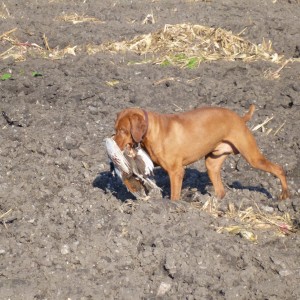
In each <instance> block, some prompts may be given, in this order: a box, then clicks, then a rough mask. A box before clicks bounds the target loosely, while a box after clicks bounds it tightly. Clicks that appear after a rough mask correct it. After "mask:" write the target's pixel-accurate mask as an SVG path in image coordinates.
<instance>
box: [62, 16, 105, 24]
mask: <svg viewBox="0 0 300 300" xmlns="http://www.w3.org/2000/svg"><path fill="white" fill-rule="evenodd" d="M58 20H61V21H64V22H68V23H72V24H74V25H76V24H81V23H104V22H103V21H100V20H99V19H97V18H94V17H88V16H85V15H79V14H77V13H72V14H69V15H62V16H60V17H58Z"/></svg>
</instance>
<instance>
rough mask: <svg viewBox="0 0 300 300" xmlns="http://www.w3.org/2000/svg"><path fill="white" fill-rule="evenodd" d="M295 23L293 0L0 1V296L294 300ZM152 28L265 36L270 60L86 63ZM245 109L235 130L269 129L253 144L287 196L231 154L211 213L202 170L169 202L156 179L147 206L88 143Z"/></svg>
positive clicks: (299, 247)
mask: <svg viewBox="0 0 300 300" xmlns="http://www.w3.org/2000/svg"><path fill="white" fill-rule="evenodd" d="M75 14H76V15H75ZM147 15H152V16H153V18H152V17H151V16H148V22H144V20H145V18H146V17H147ZM83 16H84V17H85V18H81V17H83ZM71 17H72V18H71ZM299 20H300V3H299V1H296V0H290V1H284V0H277V1H272V0H265V1H262V0H252V1H246V0H238V1H237V0H228V1H217V0H211V1H193V0H174V1H160V0H153V1H146V0H141V1H129V0H115V1H108V0H104V1H91V0H85V1H83V0H81V1H78V0H52V1H51V0H41V1H19V0H9V1H8V0H4V1H1V3H0V24H1V26H0V77H1V80H0V101H1V102H0V109H1V111H3V112H5V114H4V115H1V116H0V126H1V127H0V128H1V129H0V130H1V134H0V139H1V144H0V222H1V223H0V298H1V299H11V300H15V299H65V300H67V299H72V300H74V299H81V300H84V299H85V300H87V299H122V300H123V299H128V300H129V299H130V300H131V299H188V300H192V299H228V300H229V299H230V300H232V299H256V300H257V299H268V300H271V299H272V300H273V299H300V285H299V282H300V259H299V257H300V235H299V223H300V196H299V195H300V185H299V184H300V171H299V170H300V133H299V132H300V63H299V57H300V22H299ZM166 24H173V25H175V24H199V25H203V26H206V27H208V28H209V27H213V28H221V29H224V30H226V31H231V32H232V33H233V34H234V35H239V37H241V38H242V39H245V40H248V41H250V42H251V43H253V44H256V45H259V44H261V43H263V40H264V39H265V41H268V40H271V41H272V48H273V49H274V51H275V52H274V53H277V54H278V56H277V55H273V56H272V57H273V61H274V62H272V60H271V59H266V60H263V59H253V61H247V60H244V59H242V56H239V57H236V59H232V60H226V59H221V60H215V61H210V60H204V61H203V62H201V63H200V64H197V65H194V62H195V61H194V60H188V65H187V67H179V66H176V65H172V64H169V63H168V64H164V63H163V64H159V63H154V62H153V59H154V58H155V57H156V55H158V54H155V53H146V54H141V55H139V54H137V53H133V52H126V53H125V52H118V53H112V52H111V51H94V52H91V51H90V49H96V48H97V47H98V46H99V45H100V44H102V43H107V42H114V41H124V40H131V39H132V38H134V37H135V36H138V35H141V34H148V33H153V32H156V31H158V30H162V29H164V28H166V27H165V25H166ZM93 47H94V48H93ZM187 48H189V47H187ZM215 48H216V50H218V49H219V48H218V47H217V46H216V45H215ZM221 50H222V49H221ZM274 53H273V54H274ZM282 55H283V56H284V57H281V56H282ZM177 58H178V56H177ZM279 58H280V59H279ZM148 60H152V62H148V63H146V61H148ZM287 60H288V61H287ZM191 63H193V64H192V65H191ZM189 64H190V65H189ZM251 103H254V104H255V105H256V107H257V110H256V112H255V114H254V117H253V119H252V120H251V122H250V123H249V127H250V128H253V129H257V128H255V127H259V126H258V125H262V124H263V123H264V121H266V120H268V118H272V119H271V120H269V121H268V122H267V123H266V124H264V125H263V126H260V128H258V129H257V130H255V131H253V133H254V135H255V137H256V139H257V141H258V144H259V146H260V148H261V150H262V151H263V153H264V154H265V155H266V156H267V157H268V158H269V159H270V160H271V161H274V162H276V163H279V164H281V165H282V166H283V167H284V168H285V170H286V172H287V176H288V183H289V187H290V192H291V195H292V197H291V199H290V200H287V201H285V202H278V201H277V196H278V195H279V193H280V185H279V182H278V181H277V179H275V178H274V177H273V176H270V175H268V174H266V173H263V172H259V171H257V170H254V169H252V168H251V167H250V166H249V165H248V164H247V163H246V162H245V161H244V160H243V159H241V158H240V157H239V156H235V157H231V158H229V159H228V160H227V161H226V163H225V165H224V168H223V173H222V176H223V179H224V182H225V183H226V185H227V194H226V197H225V199H224V200H223V201H222V202H217V201H216V199H215V198H214V196H213V190H212V186H211V184H210V182H209V179H208V177H207V174H206V171H205V167H204V163H203V161H200V162H197V163H195V164H193V165H191V166H190V167H189V168H188V169H187V170H186V174H185V179H184V189H183V193H182V200H181V201H179V202H178V203H176V204H175V203H171V202H170V200H169V194H170V186H169V180H168V177H167V175H166V173H165V172H164V171H163V170H161V169H160V168H157V169H156V171H155V179H156V182H157V184H158V185H159V186H160V187H161V188H162V189H163V198H162V199H159V197H153V198H151V199H150V200H148V201H141V200H138V201H136V200H135V199H134V198H133V196H131V195H130V194H129V193H128V192H127V191H126V188H125V187H124V186H123V185H122V183H121V182H120V181H118V180H117V179H116V178H114V177H113V176H112V174H111V173H110V170H109V163H108V159H107V156H106V153H105V149H104V145H103V140H104V138H105V137H108V136H110V135H111V134H112V133H113V124H114V120H115V117H116V113H117V112H118V111H120V110H121V109H123V108H126V107H132V106H139V107H143V108H145V109H147V110H154V111H159V112H166V113H176V112H180V111H186V110H189V109H192V108H195V107H199V106H201V105H216V106H222V107H227V108H230V109H232V110H234V111H236V112H237V113H239V114H241V115H242V114H244V113H245V112H246V111H247V110H248V107H249V105H250V104H251Z"/></svg>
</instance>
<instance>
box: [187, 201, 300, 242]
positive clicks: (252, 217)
mask: <svg viewBox="0 0 300 300" xmlns="http://www.w3.org/2000/svg"><path fill="white" fill-rule="evenodd" d="M192 205H193V206H194V207H195V208H198V209H200V210H203V211H206V212H208V213H210V214H211V215H213V216H214V217H219V216H222V217H223V218H224V217H225V218H227V219H229V220H232V221H234V223H235V224H233V225H230V226H225V227H218V228H217V231H218V232H229V233H232V234H236V235H240V236H241V237H243V238H245V239H247V240H249V241H252V242H256V241H257V235H256V234H255V233H254V232H255V231H258V230H273V231H274V230H275V232H276V233H277V234H279V235H288V234H291V233H293V232H296V231H297V230H298V229H299V228H297V227H296V226H295V225H294V223H295V222H294V221H293V220H292V219H291V217H290V215H289V214H288V213H285V214H283V215H277V214H276V213H266V212H263V211H261V210H260V209H259V207H258V206H257V205H256V204H255V207H253V206H249V207H247V208H245V209H241V208H236V207H235V205H234V204H233V203H229V205H228V209H227V211H226V212H225V213H224V212H222V211H220V210H219V208H218V206H219V204H218V201H217V200H216V199H215V198H212V199H209V200H208V201H206V202H205V203H204V205H200V203H197V202H196V203H192Z"/></svg>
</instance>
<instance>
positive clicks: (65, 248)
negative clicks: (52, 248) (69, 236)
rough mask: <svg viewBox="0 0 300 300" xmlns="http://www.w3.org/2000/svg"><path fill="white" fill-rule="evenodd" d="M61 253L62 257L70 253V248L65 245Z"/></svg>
mask: <svg viewBox="0 0 300 300" xmlns="http://www.w3.org/2000/svg"><path fill="white" fill-rule="evenodd" d="M60 253H61V254H62V255H66V254H69V253H70V247H69V246H68V245H63V246H62V247H61V249H60Z"/></svg>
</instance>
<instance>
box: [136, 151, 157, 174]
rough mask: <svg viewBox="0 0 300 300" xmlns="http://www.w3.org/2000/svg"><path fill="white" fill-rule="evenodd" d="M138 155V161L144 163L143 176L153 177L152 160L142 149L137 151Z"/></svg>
mask: <svg viewBox="0 0 300 300" xmlns="http://www.w3.org/2000/svg"><path fill="white" fill-rule="evenodd" d="M136 155H137V160H138V159H140V160H142V161H143V165H144V170H143V174H144V175H146V176H149V175H153V169H154V164H153V162H152V160H151V158H150V157H149V155H148V154H147V153H146V152H145V151H144V150H143V149H142V148H138V149H137V153H136Z"/></svg>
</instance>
